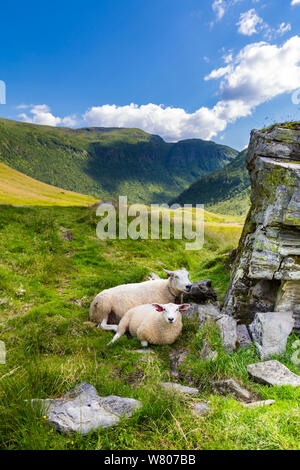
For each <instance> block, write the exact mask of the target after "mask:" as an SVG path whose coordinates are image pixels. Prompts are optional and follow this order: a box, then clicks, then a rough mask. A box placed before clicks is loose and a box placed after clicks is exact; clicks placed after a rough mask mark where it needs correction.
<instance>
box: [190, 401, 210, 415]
mask: <svg viewBox="0 0 300 470" xmlns="http://www.w3.org/2000/svg"><path fill="white" fill-rule="evenodd" d="M193 410H194V411H195V413H196V414H197V415H199V416H204V415H206V414H207V413H209V411H210V408H209V405H208V404H207V403H205V402H203V403H194V404H193Z"/></svg>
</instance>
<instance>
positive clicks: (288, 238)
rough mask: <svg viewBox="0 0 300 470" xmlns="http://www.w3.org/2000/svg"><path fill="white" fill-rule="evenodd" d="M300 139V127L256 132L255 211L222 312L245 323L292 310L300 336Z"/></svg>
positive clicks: (252, 156) (252, 151) (252, 157)
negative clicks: (261, 313)
mask: <svg viewBox="0 0 300 470" xmlns="http://www.w3.org/2000/svg"><path fill="white" fill-rule="evenodd" d="M299 141H300V127H299V125H296V126H295V128H294V129H290V128H287V127H286V126H284V124H277V125H275V126H273V127H272V128H270V129H268V130H265V131H264V132H260V131H257V130H254V131H252V133H251V139H250V144H249V148H248V155H247V161H246V164H247V168H248V171H249V173H250V179H251V209H250V211H249V214H248V216H247V219H246V223H245V226H244V230H243V233H242V236H241V239H240V243H239V246H238V249H237V256H236V259H235V261H234V265H233V268H232V274H231V279H230V283H229V287H228V290H227V293H226V296H225V300H224V308H223V313H227V314H229V315H233V316H234V317H235V318H237V319H238V320H240V321H241V322H242V323H244V324H249V323H251V322H252V321H253V319H254V316H255V314H256V312H274V311H288V312H289V311H291V312H293V315H294V318H295V320H296V321H295V326H294V328H295V330H296V331H298V332H300V302H299V299H300V264H299V255H300V164H299V162H300V145H299Z"/></svg>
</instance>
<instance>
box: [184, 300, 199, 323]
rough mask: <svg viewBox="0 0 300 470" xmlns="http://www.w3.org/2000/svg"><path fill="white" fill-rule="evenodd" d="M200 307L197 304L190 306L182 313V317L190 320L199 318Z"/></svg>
mask: <svg viewBox="0 0 300 470" xmlns="http://www.w3.org/2000/svg"><path fill="white" fill-rule="evenodd" d="M198 307H199V306H198V305H197V304H190V307H189V308H188V309H187V310H186V311H185V312H182V316H183V317H184V318H188V319H189V320H193V319H194V318H198Z"/></svg>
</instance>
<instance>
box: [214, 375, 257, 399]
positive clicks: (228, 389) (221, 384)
mask: <svg viewBox="0 0 300 470" xmlns="http://www.w3.org/2000/svg"><path fill="white" fill-rule="evenodd" d="M213 388H214V390H215V391H217V392H218V393H220V394H221V395H234V396H235V397H236V398H237V399H238V400H249V399H250V398H251V395H250V393H249V392H248V390H247V389H246V388H244V387H242V386H241V385H239V384H238V383H237V382H236V381H235V380H233V379H225V380H220V381H218V382H214V384H213Z"/></svg>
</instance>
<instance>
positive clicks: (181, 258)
mask: <svg viewBox="0 0 300 470" xmlns="http://www.w3.org/2000/svg"><path fill="white" fill-rule="evenodd" d="M205 220H206V223H205V227H206V230H205V244H204V247H203V249H202V250H200V251H185V249H184V243H185V242H184V241H181V240H138V241H133V240H130V239H129V240H106V241H101V240H99V239H98V238H97V237H96V230H95V229H96V225H97V222H98V219H97V217H96V215H95V209H91V208H84V207H72V208H70V207H32V208H27V207H26V208H25V207H23V208H21V207H11V206H4V205H3V206H0V339H1V340H3V341H5V343H6V348H7V362H6V364H0V448H2V449H51V450H52V449H90V450H94V449H97V450H101V449H111V450H123V449H165V450H172V449H173V450H178V449H299V448H300V433H299V429H300V426H299V424H300V413H299V402H300V390H299V387H298V388H292V387H272V388H269V387H266V386H261V385H258V384H255V383H254V382H252V381H251V380H250V379H249V377H248V374H247V371H246V365H247V364H249V363H252V362H256V361H258V357H257V355H256V352H255V350H254V348H250V349H248V350H247V351H245V350H239V351H238V352H237V353H235V354H227V353H226V352H225V351H224V349H223V347H222V345H221V341H220V337H219V333H218V331H217V330H216V329H215V327H214V326H213V325H206V326H205V327H204V328H202V329H201V330H199V329H198V325H197V323H196V322H195V321H188V320H185V321H184V328H183V333H182V335H181V337H180V338H179V340H178V341H177V342H176V343H175V344H174V345H172V346H159V347H158V346H152V347H151V349H152V350H153V354H149V355H147V356H144V357H141V355H140V354H138V353H136V352H135V349H138V348H139V347H140V343H139V342H138V341H137V340H135V339H133V338H128V337H126V336H125V337H122V338H121V339H120V340H119V341H118V342H117V343H116V344H115V345H113V346H112V347H109V348H107V346H106V345H107V343H108V342H109V341H110V340H111V338H112V335H113V333H111V332H105V331H102V330H100V329H97V328H95V327H92V326H91V325H89V324H88V323H85V322H87V321H88V320H89V317H88V308H89V304H90V302H91V300H92V299H93V297H94V295H95V294H96V293H98V292H99V291H101V290H102V289H104V288H108V287H112V286H115V285H118V284H121V283H128V282H139V281H143V280H145V278H146V276H147V274H148V273H149V272H150V271H154V272H156V273H157V274H158V275H161V276H163V271H162V269H161V266H160V265H159V264H156V263H155V262H156V261H159V262H161V263H164V264H165V265H166V266H167V267H168V268H169V269H176V268H180V267H182V266H185V267H186V268H187V269H188V270H189V271H190V278H191V280H193V281H197V280H201V279H204V278H210V279H211V280H212V282H213V286H214V287H215V288H216V290H217V291H218V294H219V298H220V300H222V298H223V296H224V294H225V291H226V288H227V284H228V281H229V274H230V266H229V261H228V255H227V253H228V251H229V250H230V249H232V248H234V247H235V246H236V245H237V243H238V240H239V236H240V233H241V229H242V225H241V224H240V223H239V221H238V220H237V219H233V220H231V221H230V219H229V218H227V217H226V216H214V215H213V214H211V213H206V214H205ZM66 231H70V232H72V234H71V235H72V236H69V237H65V238H64V237H63V234H64V233H66ZM66 238H69V240H68V239H66ZM204 339H205V340H206V341H208V342H209V344H210V345H211V346H212V347H213V348H214V349H215V350H217V351H218V358H217V360H216V361H204V360H203V359H201V356H200V350H201V347H202V343H203V340H204ZM292 341H293V337H291V338H290V339H289V347H288V350H287V352H286V355H285V356H284V357H283V358H281V359H280V360H281V361H282V362H283V363H285V364H286V365H287V366H288V367H289V368H290V369H291V370H294V371H296V369H295V366H293V364H292V363H291V361H290V356H291V353H292V348H291V343H292ZM177 347H186V348H188V349H189V356H188V358H187V361H186V364H184V365H183V366H182V373H183V375H185V374H186V377H187V380H188V378H189V383H193V384H194V385H195V386H197V387H199V389H200V393H199V396H197V397H193V398H188V397H185V396H181V395H179V394H177V393H170V392H167V391H165V390H163V389H161V388H160V386H159V382H160V381H168V380H170V360H169V352H170V351H171V350H172V349H174V348H177ZM225 377H233V378H236V379H237V380H239V381H240V382H241V383H243V384H244V385H245V386H246V387H248V388H249V390H250V391H252V392H253V393H254V394H259V395H260V396H261V397H262V399H268V398H273V399H275V400H276V403H275V404H274V405H272V406H270V407H262V408H258V409H246V408H244V407H243V405H242V404H241V403H239V402H237V401H236V400H234V399H233V398H231V397H224V396H219V395H215V394H213V393H212V382H213V380H216V379H221V378H225ZM81 381H87V382H89V383H91V384H93V385H94V386H95V387H96V388H97V390H98V393H99V394H100V395H101V396H106V395H108V394H115V395H121V396H126V397H132V398H137V399H139V400H141V402H142V403H143V407H142V408H141V409H140V410H139V411H138V412H137V413H136V414H135V415H134V416H133V417H132V418H128V419H123V420H122V422H121V423H120V424H119V425H117V426H115V427H112V428H107V429H104V430H98V431H97V432H95V433H91V434H89V435H88V436H85V437H82V436H79V435H76V434H72V435H67V436H66V435H62V434H59V433H58V432H57V431H56V430H55V429H53V428H51V427H50V426H49V424H48V423H47V422H46V421H45V419H44V418H43V416H42V415H40V414H39V413H37V412H36V411H34V410H33V409H32V407H31V406H30V405H28V404H26V402H25V401H24V400H29V399H31V398H46V397H60V396H61V395H62V394H63V393H64V392H66V391H68V390H69V389H70V388H71V387H73V386H74V385H76V384H78V383H79V382H81ZM201 400H207V401H208V402H209V404H210V407H211V411H210V413H209V415H206V416H205V417H198V416H196V415H195V414H194V412H193V411H192V408H191V405H192V403H193V402H195V401H201Z"/></svg>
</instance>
